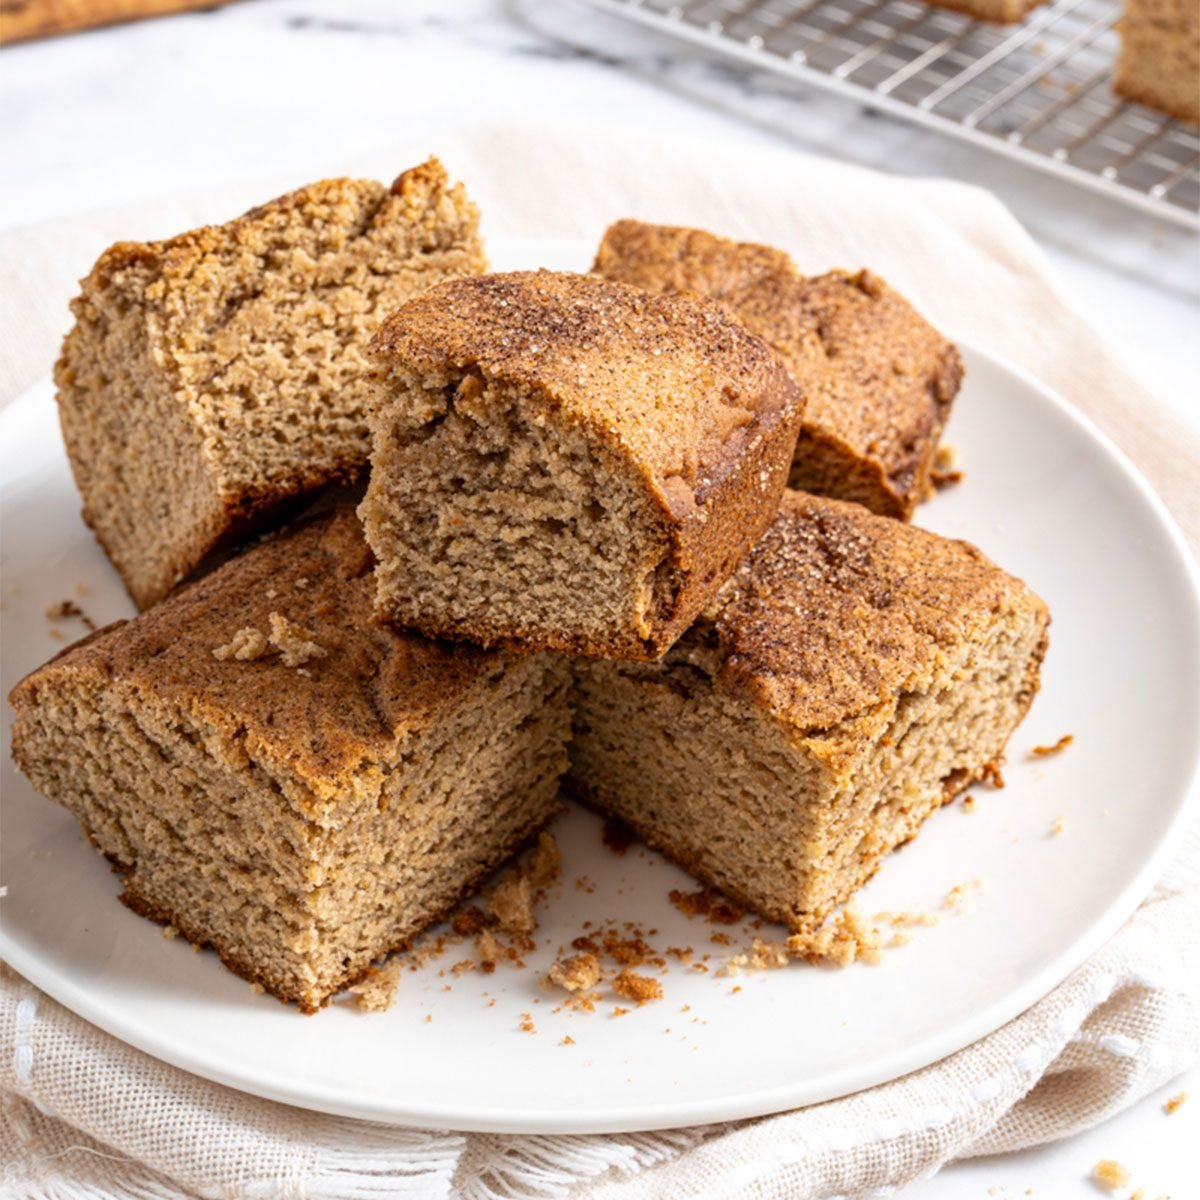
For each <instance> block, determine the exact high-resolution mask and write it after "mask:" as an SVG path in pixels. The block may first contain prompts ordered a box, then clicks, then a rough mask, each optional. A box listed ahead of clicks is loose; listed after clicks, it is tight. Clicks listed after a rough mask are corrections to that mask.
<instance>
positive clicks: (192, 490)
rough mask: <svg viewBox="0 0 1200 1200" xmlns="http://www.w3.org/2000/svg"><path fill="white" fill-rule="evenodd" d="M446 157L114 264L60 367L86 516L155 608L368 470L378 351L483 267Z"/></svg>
mask: <svg viewBox="0 0 1200 1200" xmlns="http://www.w3.org/2000/svg"><path fill="white" fill-rule="evenodd" d="M478 219H479V218H478V212H477V210H476V209H475V206H474V205H473V204H472V203H471V202H470V201H469V200H468V199H467V197H466V194H465V193H464V191H463V189H462V187H461V185H454V186H451V185H450V182H449V180H448V178H447V176H446V172H445V170H444V168H443V167H442V165H441V164H440V163H439V162H438V161H437V160H436V159H430V160H429V161H428V162H426V163H424V164H423V165H421V166H419V167H416V168H414V169H412V170H410V171H406V172H405V173H404V174H402V175H401V176H400V177H399V178H398V179H397V180H396V181H395V182H394V183H393V184H392V186H391V188H390V189H389V188H388V187H386V186H385V185H384V184H382V183H377V182H374V181H370V180H352V179H330V180H324V181H322V182H320V183H315V184H313V185H311V186H310V187H305V188H301V189H300V190H298V191H295V192H292V193H290V194H289V195H286V196H282V197H280V198H279V199H277V200H273V201H271V202H270V203H269V204H265V205H263V206H261V207H260V208H255V209H252V210H251V211H250V212H248V213H246V214H245V216H242V217H239V218H237V219H236V220H234V221H230V222H229V223H228V224H225V225H220V226H214V227H208V228H203V229H197V230H193V231H192V232H190V233H184V234H181V235H180V236H178V237H174V238H171V239H169V240H167V241H162V242H151V243H147V244H143V243H138V242H119V243H117V244H116V245H115V246H112V247H111V248H110V249H108V250H106V251H105V252H104V253H103V254H102V255H101V256H100V258H99V260H98V261H97V263H96V265H95V266H94V267H93V268H92V271H91V273H90V274H89V275H88V277H87V278H86V279H84V280H83V283H82V293H81V295H80V296H79V298H78V299H76V300H75V301H74V302H73V303H72V311H73V312H74V314H75V325H74V327H73V328H72V329H71V331H70V332H69V333H68V334H67V337H66V340H65V341H64V343H63V348H62V354H61V356H60V358H59V362H58V365H57V367H56V369H55V379H56V382H57V385H58V407H59V416H60V419H61V423H62V431H63V439H64V441H65V442H66V447H67V453H68V456H69V458H70V462H71V469H72V471H73V472H74V475H75V482H76V483H77V485H78V487H79V491H80V493H81V495H82V497H83V515H84V519H85V520H86V521H87V523H88V524H89V525H90V526H91V527H92V529H93V531H94V532H95V534H96V537H97V539H98V540H99V542H100V544H101V545H102V546H103V547H104V549H105V551H106V553H107V554H108V556H109V558H110V559H112V561H113V564H114V565H115V566H116V568H117V570H118V571H119V572H120V574H121V576H122V578H123V579H124V581H125V585H126V587H127V588H128V590H129V594H130V595H131V596H132V597H133V600H134V602H135V603H136V604H137V605H138V607H139V608H146V607H148V606H149V605H151V604H154V603H156V602H157V601H158V600H161V599H162V597H163V596H164V595H166V593H167V592H168V591H169V590H170V589H171V588H172V587H173V586H174V585H175V584H176V583H177V582H178V581H179V580H180V579H182V578H183V577H184V576H186V575H187V574H188V573H189V572H190V571H191V570H192V569H193V568H194V567H196V566H197V564H198V563H199V562H200V561H201V560H202V559H203V558H204V556H205V555H207V554H208V553H209V552H210V551H212V550H214V549H217V548H219V547H221V546H224V545H228V544H231V543H236V542H237V541H239V540H240V539H241V538H243V537H244V536H245V535H246V533H247V531H248V530H249V529H252V528H254V527H255V526H256V525H258V524H260V523H261V522H262V521H263V520H264V519H267V518H270V517H271V516H272V514H274V513H276V512H277V511H278V510H279V509H280V507H281V506H282V505H284V504H286V503H287V502H288V501H290V500H292V499H293V498H294V497H297V496H301V495H303V494H305V493H308V492H311V491H313V490H314V489H316V488H319V487H321V486H322V485H324V484H326V483H331V482H342V481H345V480H347V479H351V478H353V477H355V476H356V475H358V474H359V473H360V472H361V471H362V469H363V468H364V467H365V465H366V461H367V455H368V451H369V443H370V438H369V432H368V428H367V418H366V391H367V384H366V382H365V381H364V379H363V378H362V376H363V375H364V373H365V369H366V357H365V352H366V347H367V343H368V342H369V340H370V338H371V336H372V335H373V334H374V333H375V331H376V329H377V328H378V326H379V324H380V322H381V321H382V320H383V318H384V317H385V316H387V315H388V314H389V313H390V312H391V311H392V310H393V309H395V308H397V307H398V306H399V305H400V304H401V303H402V302H403V301H404V300H407V299H408V298H409V297H411V296H413V295H416V294H417V293H418V292H420V291H422V290H424V289H425V288H426V287H429V286H431V285H432V284H434V283H437V282H439V281H441V280H443V279H446V278H449V277H452V276H457V275H469V274H478V273H480V272H481V271H483V270H485V269H486V266H487V264H486V260H485V258H484V255H483V249H482V245H481V243H480V240H479V233H478Z"/></svg>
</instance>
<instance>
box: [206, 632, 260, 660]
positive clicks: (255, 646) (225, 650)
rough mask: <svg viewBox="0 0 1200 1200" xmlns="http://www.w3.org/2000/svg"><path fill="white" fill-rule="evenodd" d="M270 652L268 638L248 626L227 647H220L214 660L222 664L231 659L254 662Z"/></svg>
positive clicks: (226, 644) (234, 636) (231, 639)
mask: <svg viewBox="0 0 1200 1200" xmlns="http://www.w3.org/2000/svg"><path fill="white" fill-rule="evenodd" d="M270 652H271V647H270V643H269V642H268V641H267V639H266V637H265V636H264V635H263V634H262V633H261V632H260V631H259V630H257V629H255V628H254V626H253V625H247V626H245V627H244V628H242V629H239V630H238V631H237V633H235V634H234V635H233V637H232V638H230V639H229V641H228V642H226V643H225V645H223V646H218V647H217V648H216V649H215V650H214V651H213V658H216V659H220V661H221V662H225V661H226V660H228V659H231V658H233V659H236V660H237V661H238V662H253V661H254V660H255V659H258V658H262V657H263V655H264V654H270Z"/></svg>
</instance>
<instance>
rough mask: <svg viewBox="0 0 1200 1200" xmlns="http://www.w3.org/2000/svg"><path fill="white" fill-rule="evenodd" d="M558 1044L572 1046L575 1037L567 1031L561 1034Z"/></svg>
mask: <svg viewBox="0 0 1200 1200" xmlns="http://www.w3.org/2000/svg"><path fill="white" fill-rule="evenodd" d="M558 1044H559V1045H560V1046H573V1045H575V1039H574V1038H573V1037H572V1036H571V1035H570V1034H569V1033H568V1034H565V1035H564V1036H563V1040H562V1041H561V1042H559V1043H558Z"/></svg>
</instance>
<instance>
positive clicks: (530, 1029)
mask: <svg viewBox="0 0 1200 1200" xmlns="http://www.w3.org/2000/svg"><path fill="white" fill-rule="evenodd" d="M519 1028H520V1030H521V1032H522V1033H537V1026H536V1025H534V1023H533V1015H532V1014H531V1013H527V1012H524V1013H522V1014H521V1024H520V1026H519Z"/></svg>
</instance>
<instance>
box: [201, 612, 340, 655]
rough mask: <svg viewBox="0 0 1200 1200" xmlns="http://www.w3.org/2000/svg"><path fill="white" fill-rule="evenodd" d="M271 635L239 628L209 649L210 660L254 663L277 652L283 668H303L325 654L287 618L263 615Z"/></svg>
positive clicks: (271, 614)
mask: <svg viewBox="0 0 1200 1200" xmlns="http://www.w3.org/2000/svg"><path fill="white" fill-rule="evenodd" d="M267 622H268V624H269V625H270V629H271V632H270V633H269V634H264V633H263V632H262V631H261V630H259V629H255V628H254V626H253V625H246V626H244V627H243V628H241V629H239V630H238V631H237V632H236V633H235V634H234V635H233V637H231V638H230V639H229V641H228V642H226V643H225V644H224V645H222V646H217V647H216V648H215V649H214V650H213V652H212V653H213V658H215V659H217V660H218V661H219V662H228V661H229V660H230V659H233V660H235V661H237V662H255V661H256V660H258V659H260V658H265V657H266V656H267V655H269V654H274V653H278V654H279V656H280V659H281V661H282V662H283V665H284V666H285V667H303V666H304V665H305V664H306V663H308V662H311V661H312V660H313V659H316V658H324V657H325V654H326V651H325V649H324V647H322V646H319V645H318V644H317V643H316V642H315V641H313V635H312V634H311V633H310V632H309V631H308V630H307V629H303V628H301V627H300V626H299V625H297V624H295V622H293V621H289V620H288V619H287V617H284V616H281V615H280V614H279V613H277V612H272V613H270V614H268V616H267Z"/></svg>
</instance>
